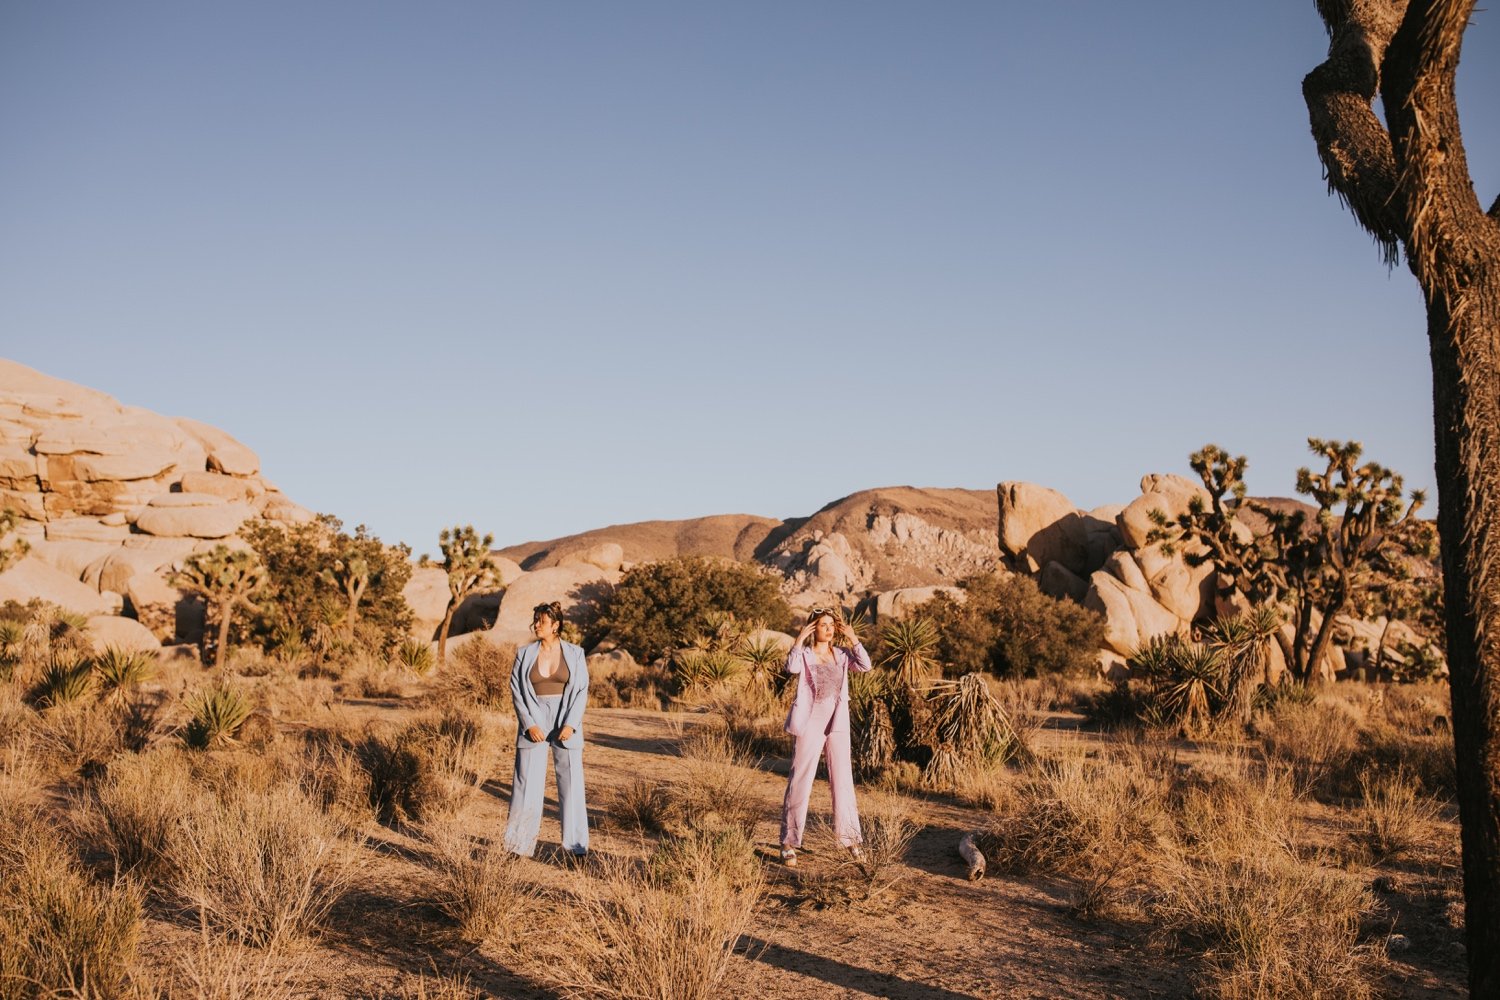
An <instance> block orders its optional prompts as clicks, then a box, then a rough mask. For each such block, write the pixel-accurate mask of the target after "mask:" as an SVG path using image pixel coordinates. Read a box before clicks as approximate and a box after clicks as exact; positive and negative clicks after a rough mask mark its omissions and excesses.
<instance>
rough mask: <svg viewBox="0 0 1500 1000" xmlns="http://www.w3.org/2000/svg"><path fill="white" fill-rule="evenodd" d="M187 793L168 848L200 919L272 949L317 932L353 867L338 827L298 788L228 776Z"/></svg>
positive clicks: (177, 880) (179, 885)
mask: <svg viewBox="0 0 1500 1000" xmlns="http://www.w3.org/2000/svg"><path fill="white" fill-rule="evenodd" d="M215 792H216V794H213V795H206V796H203V797H201V798H197V799H194V800H190V801H189V802H188V803H187V804H186V808H185V809H184V814H183V816H182V819H181V821H180V822H178V823H177V824H175V825H174V827H173V834H172V837H171V838H170V841H169V843H168V846H167V864H168V866H169V868H170V871H171V875H170V884H171V887H172V889H173V891H174V892H175V893H176V894H177V895H178V896H179V897H180V898H181V899H182V901H183V902H184V903H185V904H186V905H188V906H190V907H191V908H193V909H194V910H195V911H196V912H197V914H198V916H199V918H200V919H202V920H203V921H204V922H205V923H206V924H207V925H208V926H210V927H213V928H215V929H216V930H219V931H221V932H223V933H226V934H228V935H229V936H231V937H233V938H235V939H237V940H240V941H243V942H245V943H246V944H252V945H258V946H263V947H269V948H274V947H278V946H280V945H283V944H287V943H289V942H291V941H295V940H298V939H301V938H305V937H307V936H309V935H311V934H313V933H314V932H315V931H316V930H317V929H318V928H319V926H320V925H321V924H322V921H323V919H324V917H325V916H326V915H327V913H328V911H329V909H331V908H332V906H333V905H334V903H335V902H337V901H338V899H339V897H340V896H342V894H343V892H344V890H345V888H346V886H347V884H348V880H349V878H350V877H351V874H352V872H351V870H350V869H349V867H348V863H347V860H346V858H345V856H344V850H343V847H342V845H341V844H340V842H339V829H338V827H337V825H336V824H335V823H334V822H333V821H332V820H331V819H329V818H328V817H327V816H325V815H324V814H323V813H322V811H321V810H319V809H318V808H317V803H315V802H314V801H312V800H311V799H310V798H308V796H307V795H306V794H305V793H304V792H302V791H301V789H299V788H297V787H295V786H293V785H280V786H276V787H272V788H270V789H269V790H266V791H260V790H258V789H255V788H253V787H245V786H242V785H237V784H234V783H225V784H223V785H221V786H220V787H218V788H217V789H215Z"/></svg>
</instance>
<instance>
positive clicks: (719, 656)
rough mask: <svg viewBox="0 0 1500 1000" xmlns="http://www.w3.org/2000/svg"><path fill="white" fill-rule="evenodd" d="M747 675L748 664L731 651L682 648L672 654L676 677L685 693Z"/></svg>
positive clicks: (678, 686) (673, 675) (674, 677)
mask: <svg viewBox="0 0 1500 1000" xmlns="http://www.w3.org/2000/svg"><path fill="white" fill-rule="evenodd" d="M745 673H746V668H745V663H744V661H743V660H741V659H739V658H738V657H736V656H735V655H734V654H733V653H730V652H728V651H727V650H719V649H714V650H702V649H682V650H678V651H677V652H675V653H673V654H672V677H673V680H675V681H676V683H677V690H678V691H681V692H683V693H684V694H687V693H690V692H698V691H702V690H704V689H707V688H713V687H716V686H719V685H723V684H727V683H731V682H733V681H735V680H736V679H738V678H740V677H741V676H742V675H744V674H745Z"/></svg>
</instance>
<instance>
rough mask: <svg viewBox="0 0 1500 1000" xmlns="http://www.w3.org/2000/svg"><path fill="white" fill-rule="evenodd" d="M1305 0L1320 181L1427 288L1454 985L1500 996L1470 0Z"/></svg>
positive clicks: (1494, 675) (1496, 642)
mask: <svg viewBox="0 0 1500 1000" xmlns="http://www.w3.org/2000/svg"><path fill="white" fill-rule="evenodd" d="M1315 2H1316V3H1317V7H1318V12H1319V14H1321V15H1322V17H1323V20H1324V22H1325V23H1326V24H1327V26H1328V32H1329V38H1330V44H1329V50H1328V59H1327V61H1326V62H1324V63H1323V64H1322V65H1320V66H1318V67H1317V68H1316V69H1314V70H1313V71H1312V72H1311V73H1309V74H1308V75H1307V77H1306V79H1304V80H1303V83H1302V92H1303V96H1304V97H1305V98H1306V100H1307V107H1308V112H1309V116H1310V119H1311V123H1312V132H1313V137H1314V139H1315V140H1316V141H1317V145H1318V153H1319V155H1320V156H1321V158H1322V160H1323V166H1324V169H1325V170H1326V171H1327V173H1328V183H1329V186H1330V187H1331V188H1332V189H1333V190H1334V191H1335V192H1337V193H1338V195H1339V196H1340V198H1341V199H1342V200H1343V201H1344V202H1345V203H1346V204H1347V205H1348V206H1349V208H1350V209H1351V210H1352V211H1353V212H1354V215H1355V217H1356V218H1357V219H1358V220H1359V223H1360V225H1362V226H1363V227H1364V228H1366V229H1368V230H1369V231H1370V232H1371V233H1372V234H1373V235H1374V236H1375V238H1376V240H1377V242H1378V243H1379V244H1380V245H1381V247H1382V248H1383V249H1384V251H1385V255H1386V260H1387V262H1388V263H1390V264H1394V263H1395V262H1396V261H1397V260H1398V259H1399V258H1398V254H1399V253H1401V252H1402V251H1404V256H1405V259H1406V262H1407V265H1408V266H1409V267H1410V268H1411V271H1412V273H1413V274H1415V275H1416V277H1417V281H1418V283H1419V284H1420V285H1421V287H1422V294H1423V296H1424V298H1425V299H1426V302H1427V337H1428V341H1429V344H1430V349H1431V355H1432V384H1433V410H1434V412H1433V421H1434V430H1435V436H1436V443H1437V486H1438V518H1437V521H1438V535H1439V538H1440V539H1441V543H1442V560H1443V582H1444V586H1445V588H1446V594H1447V601H1446V612H1447V622H1446V625H1447V639H1448V668H1449V671H1450V677H1449V683H1450V687H1451V694H1452V699H1453V742H1454V747H1455V750H1456V751H1457V765H1458V805H1459V817H1460V822H1461V824H1462V827H1463V858H1464V899H1465V904H1466V920H1467V928H1466V933H1467V938H1468V952H1469V989H1470V993H1471V995H1472V996H1475V997H1500V592H1497V589H1500V585H1497V577H1496V573H1497V572H1500V371H1497V361H1500V198H1497V199H1496V200H1495V202H1494V203H1493V204H1492V205H1491V207H1490V208H1489V211H1488V212H1486V211H1485V210H1484V209H1483V208H1482V207H1481V203H1480V202H1479V200H1478V198H1477V196H1476V195H1475V192H1474V189H1473V185H1472V182H1471V180H1470V177H1469V169H1468V163H1467V161H1466V159H1465V155H1464V147H1463V141H1462V137H1461V136H1460V133H1459V124H1458V101H1457V96H1456V92H1455V89H1454V77H1455V75H1456V72H1457V69H1458V59H1459V50H1460V47H1461V44H1462V42H1463V35H1464V29H1465V27H1466V26H1467V25H1468V20H1469V17H1470V15H1471V14H1472V13H1473V10H1474V0H1315ZM1377 94H1378V96H1379V97H1380V98H1381V100H1382V103H1383V105H1384V109H1385V114H1386V122H1387V123H1388V124H1389V130H1387V128H1386V126H1385V125H1383V124H1382V123H1381V121H1380V119H1379V118H1378V117H1377V116H1376V115H1375V113H1374V111H1373V109H1372V102H1373V100H1374V98H1375V97H1376V96H1377Z"/></svg>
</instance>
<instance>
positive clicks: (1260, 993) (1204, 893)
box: [1151, 844, 1375, 1000]
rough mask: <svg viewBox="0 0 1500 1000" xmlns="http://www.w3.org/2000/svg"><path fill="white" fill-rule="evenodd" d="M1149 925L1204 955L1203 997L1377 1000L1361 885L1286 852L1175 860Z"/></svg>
mask: <svg viewBox="0 0 1500 1000" xmlns="http://www.w3.org/2000/svg"><path fill="white" fill-rule="evenodd" d="M1158 892H1159V895H1158V896H1157V897H1156V898H1155V900H1154V901H1153V903H1152V906H1151V913H1152V916H1153V917H1154V918H1155V919H1156V920H1158V921H1159V922H1160V924H1161V926H1163V927H1164V928H1165V929H1167V930H1169V931H1173V932H1175V933H1176V934H1177V935H1178V936H1179V937H1180V938H1181V939H1183V940H1184V941H1185V942H1186V943H1188V944H1190V945H1192V946H1195V947H1197V948H1198V949H1200V950H1202V951H1203V952H1204V953H1205V955H1206V959H1207V966H1208V971H1207V973H1206V975H1205V976H1204V981H1203V983H1202V984H1201V990H1202V992H1203V994H1205V995H1207V996H1210V997H1217V998H1222V1000H1258V998H1264V997H1290V998H1307V1000H1313V998H1318V1000H1322V998H1348V1000H1364V998H1366V997H1370V996H1373V995H1374V992H1375V991H1374V989H1373V986H1372V983H1371V975H1370V971H1369V969H1368V968H1367V967H1366V963H1365V961H1364V956H1363V954H1362V952H1361V950H1360V949H1359V948H1358V934H1359V927H1360V919H1361V916H1362V915H1363V914H1364V913H1365V912H1366V911H1368V910H1369V909H1370V907H1371V904H1372V900H1371V899H1370V897H1369V895H1368V893H1367V892H1366V891H1365V889H1364V887H1363V886H1362V885H1361V884H1360V881H1359V880H1358V879H1357V878H1355V877H1354V876H1352V875H1350V874H1348V873H1346V872H1342V871H1338V870H1336V869H1332V868H1328V867H1324V866H1321V865H1319V864H1317V863H1315V862H1305V861H1302V860H1300V859H1298V858H1297V857H1296V856H1295V855H1293V854H1292V853H1291V852H1289V851H1288V850H1286V849H1284V848H1278V847H1276V846H1275V845H1269V844H1267V845H1262V847H1261V849H1259V850H1252V851H1243V850H1235V851H1221V850H1213V849H1211V848H1210V849H1205V848H1204V847H1202V846H1200V847H1198V848H1196V849H1195V850H1194V851H1193V852H1192V853H1191V854H1184V855H1180V856H1177V857H1175V859H1174V863H1173V864H1171V866H1170V869H1169V872H1168V873H1166V877H1164V878H1163V879H1162V882H1161V885H1160V886H1159V887H1158Z"/></svg>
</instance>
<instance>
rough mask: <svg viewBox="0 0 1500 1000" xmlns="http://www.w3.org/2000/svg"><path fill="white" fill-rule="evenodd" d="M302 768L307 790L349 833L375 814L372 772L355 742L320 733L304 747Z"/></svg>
mask: <svg viewBox="0 0 1500 1000" xmlns="http://www.w3.org/2000/svg"><path fill="white" fill-rule="evenodd" d="M302 770H303V782H304V786H305V788H306V789H307V792H308V794H309V795H310V796H312V798H313V799H315V800H316V801H317V802H318V803H320V804H321V805H322V807H323V811H324V812H325V813H327V814H328V815H329V817H331V818H332V819H333V820H334V821H335V822H337V823H338V824H339V826H340V827H341V828H342V829H343V830H344V832H345V833H346V834H348V833H352V832H353V831H356V830H358V829H359V828H360V827H362V826H364V824H365V823H366V822H368V821H369V820H371V819H374V818H375V807H374V805H373V802H374V799H373V796H372V795H371V788H370V772H369V771H367V770H365V765H364V763H363V761H361V760H360V756H359V753H358V752H357V751H356V749H355V748H354V746H353V745H352V744H350V743H348V742H346V741H344V740H341V739H339V738H337V737H336V736H333V735H332V734H324V733H319V735H318V737H316V738H313V739H310V740H309V741H308V743H307V745H306V746H305V747H304V748H303V753H302Z"/></svg>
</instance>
